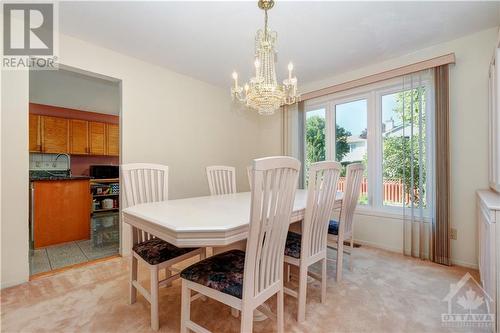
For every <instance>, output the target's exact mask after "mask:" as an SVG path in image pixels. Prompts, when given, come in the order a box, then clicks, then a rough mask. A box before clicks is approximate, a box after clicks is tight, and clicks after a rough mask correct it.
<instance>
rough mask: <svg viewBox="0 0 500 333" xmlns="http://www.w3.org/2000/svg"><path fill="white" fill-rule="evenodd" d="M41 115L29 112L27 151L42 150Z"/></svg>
mask: <svg viewBox="0 0 500 333" xmlns="http://www.w3.org/2000/svg"><path fill="white" fill-rule="evenodd" d="M40 118H41V117H40V116H39V115H36V114H31V113H30V114H29V151H30V152H41V151H42V138H41V119H40Z"/></svg>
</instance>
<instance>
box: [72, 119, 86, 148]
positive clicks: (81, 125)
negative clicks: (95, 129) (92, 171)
mask: <svg viewBox="0 0 500 333" xmlns="http://www.w3.org/2000/svg"><path fill="white" fill-rule="evenodd" d="M69 124H70V132H69V142H70V145H69V146H70V153H71V154H77V155H88V154H89V153H90V149H89V122H88V121H86V120H78V119H71V120H70V121H69Z"/></svg>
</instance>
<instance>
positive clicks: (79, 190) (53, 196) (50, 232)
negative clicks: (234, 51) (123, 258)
mask: <svg viewBox="0 0 500 333" xmlns="http://www.w3.org/2000/svg"><path fill="white" fill-rule="evenodd" d="M33 183H34V184H33V189H34V190H33V191H34V193H33V217H34V219H33V222H32V223H33V231H34V243H35V248H39V247H43V246H48V245H54V244H60V243H64V242H70V241H75V240H81V239H89V238H90V207H91V196H90V182H89V180H88V179H72V180H39V181H34V182H33Z"/></svg>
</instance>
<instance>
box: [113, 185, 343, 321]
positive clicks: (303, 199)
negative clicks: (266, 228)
mask: <svg viewBox="0 0 500 333" xmlns="http://www.w3.org/2000/svg"><path fill="white" fill-rule="evenodd" d="M342 197H343V194H342V192H337V195H336V199H335V203H334V210H336V209H340V208H341V206H342ZM250 199H251V192H240V193H234V194H223V195H215V196H202V197H192V198H184V199H176V200H168V201H159V202H150V203H143V204H138V205H134V206H131V207H128V208H125V209H124V210H123V211H122V212H123V221H124V222H125V223H127V224H129V225H130V226H132V229H134V228H136V229H139V230H143V231H145V232H147V233H149V234H151V235H153V236H155V237H158V238H160V239H163V240H164V241H166V242H169V243H170V244H173V245H175V246H177V247H210V248H212V254H217V253H220V252H225V251H228V250H231V249H239V250H245V247H246V239H247V236H248V229H249V224H250V201H251V200H250ZM306 205H307V190H303V189H298V190H297V191H296V192H295V201H294V205H293V211H292V215H291V219H290V224H291V225H293V224H295V225H296V224H298V223H297V222H300V221H302V220H303V219H304V217H305V210H306ZM298 227H299V228H298V230H300V226H298ZM294 230H297V228H294ZM267 307H268V306H267ZM231 313H232V314H233V316H237V311H236V310H234V309H232V311H231ZM266 318H267V316H266V315H265V314H263V313H261V312H260V311H259V310H255V313H254V320H255V321H262V320H265V319H266Z"/></svg>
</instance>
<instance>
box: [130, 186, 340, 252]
mask: <svg viewBox="0 0 500 333" xmlns="http://www.w3.org/2000/svg"><path fill="white" fill-rule="evenodd" d="M250 197H251V192H240V193H234V194H224V195H217V196H202V197H193V198H184V199H176V200H168V201H160V202H151V203H144V204H139V205H135V206H132V207H128V208H126V209H124V210H123V221H124V222H125V223H127V224H129V225H131V226H132V227H135V228H137V229H140V230H143V231H145V232H147V233H149V234H151V235H153V236H155V237H158V238H160V239H163V240H164V241H166V242H169V243H170V244H173V245H175V246H177V247H212V248H214V249H215V251H217V252H222V251H223V250H224V249H225V248H228V247H231V245H234V244H238V243H239V244H241V242H242V241H245V240H246V238H247V235H248V229H249V228H248V227H249V222H250ZM306 204H307V190H303V189H298V190H297V191H296V193H295V201H294V205H293V211H292V216H291V220H290V223H295V222H300V221H302V220H303V219H304V216H305V209H306ZM341 205H342V193H341V192H338V193H337V196H336V200H335V204H334V209H338V208H340V207H341ZM243 250H244V248H243Z"/></svg>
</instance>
